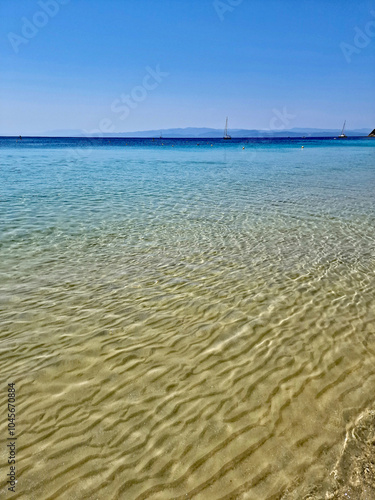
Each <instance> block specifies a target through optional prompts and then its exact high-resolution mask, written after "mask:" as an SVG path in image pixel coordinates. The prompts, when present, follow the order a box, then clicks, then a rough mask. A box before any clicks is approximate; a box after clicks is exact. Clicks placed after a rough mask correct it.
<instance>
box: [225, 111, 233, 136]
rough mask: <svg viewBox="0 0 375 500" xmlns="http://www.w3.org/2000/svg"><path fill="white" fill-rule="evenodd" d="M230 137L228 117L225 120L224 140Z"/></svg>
mask: <svg viewBox="0 0 375 500" xmlns="http://www.w3.org/2000/svg"><path fill="white" fill-rule="evenodd" d="M230 139H232V138H231V136H230V135H228V117H227V119H226V122H225V130H224V140H226V141H228V140H230Z"/></svg>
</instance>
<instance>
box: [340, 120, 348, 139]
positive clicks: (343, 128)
mask: <svg viewBox="0 0 375 500" xmlns="http://www.w3.org/2000/svg"><path fill="white" fill-rule="evenodd" d="M345 126H346V120H345V121H344V126H343V127H342V131H341V134H340V135H339V137H338V138H339V139H347V138H348V136H346V135H345Z"/></svg>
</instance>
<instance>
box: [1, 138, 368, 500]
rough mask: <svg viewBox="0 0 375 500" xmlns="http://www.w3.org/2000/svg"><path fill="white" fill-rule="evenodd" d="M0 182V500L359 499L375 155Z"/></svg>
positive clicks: (6, 168)
mask: <svg viewBox="0 0 375 500" xmlns="http://www.w3.org/2000/svg"><path fill="white" fill-rule="evenodd" d="M302 146H304V148H302ZM243 148H245V149H243ZM0 162H1V165H0V229H1V234H0V273H1V281H0V311H1V312H0V327H1V333H0V356H1V358H0V359H1V362H0V380H1V381H2V384H1V387H2V390H1V395H0V404H1V410H0V414H1V415H2V419H1V421H0V435H1V436H2V439H3V441H2V442H3V445H2V446H1V449H0V492H1V496H6V495H7V493H8V492H7V490H6V488H7V486H6V474H7V473H8V472H9V466H8V464H7V449H6V444H5V440H6V437H7V434H6V433H7V421H6V396H7V393H6V391H7V384H8V383H12V382H15V384H16V394H17V396H16V398H17V403H16V406H17V408H16V411H17V417H16V422H17V423H16V425H17V480H18V483H17V487H16V495H13V496H12V498H17V499H18V498H19V499H23V500H32V499H35V500H41V499H43V500H44V499H57V498H59V499H72V498H75V499H79V500H81V499H89V500H91V499H102V498H103V499H104V498H105V499H126V500H133V499H137V500H141V499H152V500H164V499H165V500H167V499H168V500H171V499H179V500H182V499H187V498H188V499H197V500H207V499H208V500H211V499H213V500H218V499H221V500H224V499H227V500H229V499H241V500H242V499H250V500H271V499H272V500H276V499H287V500H301V499H304V498H305V499H309V500H312V499H323V498H324V499H325V498H346V497H344V496H343V495H345V494H346V495H352V496H349V497H350V498H366V499H367V498H369V499H370V498H375V480H374V478H375V465H374V464H375V462H374V461H371V457H372V458H374V454H375V451H374V448H375V446H374V443H375V295H374V289H375V274H374V271H375V140H374V139H349V140H333V139H332V140H318V139H305V140H297V139H291V140H286V139H284V140H271V139H266V140H261V139H256V140H233V141H221V140H196V139H195V140H182V139H173V140H168V139H161V140H160V139H157V140H155V141H152V140H151V139H137V140H131V139H109V140H108V139H105V140H98V139H97V140H92V141H90V140H88V139H28V138H25V139H23V140H22V141H18V142H17V140H16V139H11V138H8V139H0ZM364 488H365V490H366V488H367V490H366V491H367V493H366V494H368V495H369V496H368V497H366V496H363V497H360V496H359V495H361V494H363V491H364V490H363V489H364ZM326 495H327V496H326ZM329 495H331V496H329ZM340 495H342V496H340ZM356 495H357V496H356Z"/></svg>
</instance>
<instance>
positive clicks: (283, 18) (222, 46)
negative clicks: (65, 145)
mask: <svg viewBox="0 0 375 500" xmlns="http://www.w3.org/2000/svg"><path fill="white" fill-rule="evenodd" d="M42 4H43V5H44V7H42ZM371 11H372V12H373V14H372V13H371ZM0 16H1V23H0V68H1V77H0V78H1V80H0V97H1V101H0V134H1V135H12V134H23V135H27V134H39V133H45V132H46V131H49V130H54V129H84V130H86V131H89V132H91V131H94V130H103V131H105V130H111V131H114V132H122V131H124V132H129V131H136V130H147V129H162V128H170V127H189V126H193V127H213V128H222V127H223V122H224V120H225V117H226V116H227V115H228V116H229V117H230V126H231V127H232V128H250V129H251V128H258V129H266V128H272V127H273V126H275V127H276V126H277V127H279V128H280V127H282V126H284V125H283V123H282V122H281V121H280V119H278V120H277V119H275V116H276V117H277V116H278V114H279V115H280V114H281V115H282V116H284V121H285V127H287V128H293V127H319V128H340V127H341V125H342V122H343V121H344V119H347V121H348V127H349V128H352V129H353V128H365V127H368V128H370V129H373V128H374V127H375V92H374V90H375V1H367V0H364V1H361V0H358V1H354V0H330V1H327V0H325V1H323V0H305V1H303V0H282V1H281V0H242V2H241V0H70V1H69V0H35V1H34V0H17V2H15V1H4V0H1V2H0ZM26 25H27V29H26V28H25V26H26ZM30 26H31V27H30ZM25 29H26V31H25ZM360 32H361V33H363V34H364V38H363V36H362V37H361V36H358V33H360ZM25 33H26V35H27V37H26V36H24V35H25ZM366 33H367V34H366ZM356 35H357V38H355V37H356ZM343 44H346V45H345V46H343ZM343 47H345V48H344V51H345V54H344V51H343ZM158 68H159V69H158ZM158 71H159V73H161V76H157V77H156V79H155V76H154V77H152V76H151V75H154V73H155V72H158ZM149 74H150V77H147V78H146V76H147V75H149ZM145 78H146V80H145ZM145 85H146V87H147V88H146V87H145ZM128 96H130V98H129V97H128ZM129 99H130V100H129ZM285 117H286V118H285Z"/></svg>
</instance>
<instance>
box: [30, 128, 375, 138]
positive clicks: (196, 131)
mask: <svg viewBox="0 0 375 500" xmlns="http://www.w3.org/2000/svg"><path fill="white" fill-rule="evenodd" d="M370 132H371V129H367V128H362V129H356V130H347V131H346V135H347V136H348V137H350V136H352V137H364V136H368V135H369V133H370ZM228 133H229V134H230V135H231V136H232V137H233V138H242V137H246V138H250V137H255V138H257V137H337V136H338V135H339V134H340V133H341V129H318V128H292V129H290V130H247V129H233V130H229V131H228ZM25 135H26V134H25ZM42 135H43V136H44V137H141V138H142V137H155V138H158V137H160V136H161V135H162V137H163V138H165V139H167V138H171V139H176V138H187V139H190V138H191V139H209V138H221V137H223V131H222V130H221V129H214V128H194V127H189V128H170V129H164V130H144V131H137V132H123V133H121V132H119V133H107V134H106V133H103V134H88V133H85V132H84V131H83V130H50V131H48V132H45V133H44V134H42Z"/></svg>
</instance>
